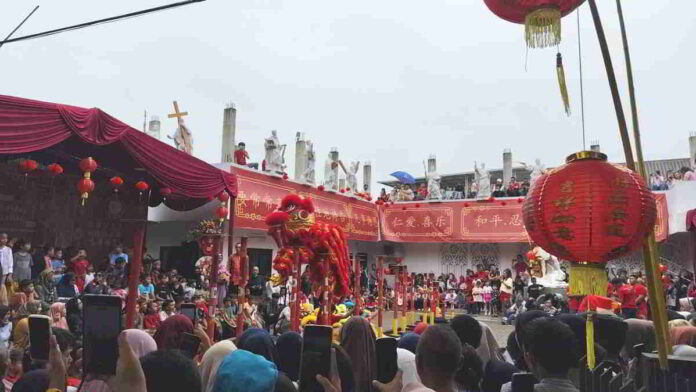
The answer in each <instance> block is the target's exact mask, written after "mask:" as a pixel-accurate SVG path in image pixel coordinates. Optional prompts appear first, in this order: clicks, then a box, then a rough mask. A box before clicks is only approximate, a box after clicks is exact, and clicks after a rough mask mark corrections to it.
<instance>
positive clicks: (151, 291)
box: [138, 275, 155, 300]
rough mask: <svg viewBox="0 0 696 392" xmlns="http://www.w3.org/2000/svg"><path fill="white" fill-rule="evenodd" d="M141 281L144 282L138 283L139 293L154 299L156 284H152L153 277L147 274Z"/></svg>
mask: <svg viewBox="0 0 696 392" xmlns="http://www.w3.org/2000/svg"><path fill="white" fill-rule="evenodd" d="M141 282H142V283H140V285H138V295H139V296H141V297H144V298H146V299H149V300H154V299H155V286H153V285H152V279H151V278H150V277H149V276H147V275H146V276H145V278H144V279H142V281H141Z"/></svg>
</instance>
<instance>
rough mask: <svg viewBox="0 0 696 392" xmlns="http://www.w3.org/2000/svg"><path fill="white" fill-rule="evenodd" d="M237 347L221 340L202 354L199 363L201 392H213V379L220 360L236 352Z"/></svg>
mask: <svg viewBox="0 0 696 392" xmlns="http://www.w3.org/2000/svg"><path fill="white" fill-rule="evenodd" d="M236 349H237V346H235V345H234V343H232V342H230V341H229V340H223V341H221V342H217V343H215V344H214V345H213V346H211V347H210V348H209V349H208V351H206V352H205V354H203V359H202V361H201V380H202V381H203V392H213V387H214V386H215V377H216V375H217V372H218V367H219V366H220V363H222V360H223V359H225V357H226V356H227V355H228V354H229V353H231V352H232V351H234V350H236Z"/></svg>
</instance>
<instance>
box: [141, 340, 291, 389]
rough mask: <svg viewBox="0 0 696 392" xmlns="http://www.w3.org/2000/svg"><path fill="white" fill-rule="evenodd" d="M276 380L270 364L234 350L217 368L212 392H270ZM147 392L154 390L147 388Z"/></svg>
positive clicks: (241, 351)
mask: <svg viewBox="0 0 696 392" xmlns="http://www.w3.org/2000/svg"><path fill="white" fill-rule="evenodd" d="M277 379H278V370H277V368H276V366H275V365H274V364H273V363H272V362H270V361H267V360H266V359H264V358H263V357H262V356H260V355H256V354H252V353H250V352H248V351H245V350H235V351H233V352H231V353H230V354H228V355H227V356H225V358H224V359H223V360H222V362H221V363H220V366H218V369H217V374H216V375H215V383H214V386H213V390H212V392H270V391H273V390H274V389H275V385H276V381H277ZM161 390H162V391H166V390H167V389H161ZM199 390H200V389H199ZM148 391H154V389H150V388H149V387H148ZM158 391H159V389H158Z"/></svg>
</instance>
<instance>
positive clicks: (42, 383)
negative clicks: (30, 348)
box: [12, 369, 49, 392]
mask: <svg viewBox="0 0 696 392" xmlns="http://www.w3.org/2000/svg"><path fill="white" fill-rule="evenodd" d="M48 381H49V380H48V370H46V369H39V370H32V371H30V372H28V373H24V375H23V376H22V378H20V379H19V380H17V382H16V383H14V386H13V387H12V392H45V391H46V390H47V389H48Z"/></svg>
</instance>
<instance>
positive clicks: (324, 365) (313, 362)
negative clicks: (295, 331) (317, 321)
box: [300, 325, 333, 392]
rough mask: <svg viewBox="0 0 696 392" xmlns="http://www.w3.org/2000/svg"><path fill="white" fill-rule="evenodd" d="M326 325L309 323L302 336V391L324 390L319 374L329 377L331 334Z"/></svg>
mask: <svg viewBox="0 0 696 392" xmlns="http://www.w3.org/2000/svg"><path fill="white" fill-rule="evenodd" d="M332 333H333V329H332V328H331V327H329V326H326V325H308V326H306V327H305V329H304V334H303V337H302V356H301V357H300V391H302V392H323V391H324V388H323V387H322V386H321V384H319V382H318V381H317V374H321V375H322V376H324V377H326V378H328V377H329V372H330V371H331V334H332Z"/></svg>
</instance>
